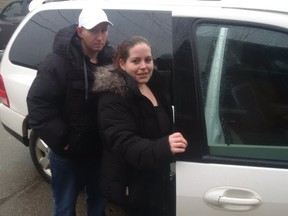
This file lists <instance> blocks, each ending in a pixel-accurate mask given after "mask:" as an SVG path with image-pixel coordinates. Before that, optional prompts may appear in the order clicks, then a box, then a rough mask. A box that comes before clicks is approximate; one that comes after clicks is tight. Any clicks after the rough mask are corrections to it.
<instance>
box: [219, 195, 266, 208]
mask: <svg viewBox="0 0 288 216" xmlns="http://www.w3.org/2000/svg"><path fill="white" fill-rule="evenodd" d="M218 202H219V204H220V205H237V206H245V205H259V204H260V202H261V201H260V200H259V199H257V198H250V199H249V198H248V199H245V198H244V199H243V198H232V197H224V196H223V197H220V198H219V200H218Z"/></svg>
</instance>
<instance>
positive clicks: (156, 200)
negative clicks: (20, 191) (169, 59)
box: [94, 36, 187, 216]
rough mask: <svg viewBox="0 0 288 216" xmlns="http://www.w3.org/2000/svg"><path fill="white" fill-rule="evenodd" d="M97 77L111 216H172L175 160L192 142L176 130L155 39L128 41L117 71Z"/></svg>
mask: <svg viewBox="0 0 288 216" xmlns="http://www.w3.org/2000/svg"><path fill="white" fill-rule="evenodd" d="M95 76H96V79H95V80H96V81H95V87H94V90H95V91H96V92H97V93H98V96H99V102H98V118H99V119H98V120H99V128H100V132H101V133H102V136H103V141H104V153H103V181H102V188H103V192H104V195H105V196H106V198H107V200H108V205H107V208H106V215H129V216H153V215H155V216H156V215H157V216H161V215H163V216H168V215H169V214H170V213H169V209H168V207H170V206H171V204H169V203H168V199H167V194H166V193H167V190H168V185H167V183H168V182H169V181H168V180H169V175H170V163H171V162H172V161H173V160H174V155H175V154H177V153H182V152H184V151H185V149H186V147H187V141H186V140H185V139H184V137H183V136H182V135H181V133H172V134H171V131H172V111H171V104H169V102H168V100H167V98H168V97H167V95H165V94H164V92H165V89H161V88H162V87H161V86H165V85H163V80H164V78H161V76H160V74H158V73H157V72H156V71H155V70H154V64H153V57H152V52H151V46H150V44H149V42H148V41H147V40H146V39H145V38H143V37H141V36H134V37H131V38H128V39H126V40H124V41H123V42H122V43H121V44H120V45H119V46H118V48H117V50H116V56H115V69H113V68H102V69H101V70H100V69H99V70H97V72H96V73H95Z"/></svg>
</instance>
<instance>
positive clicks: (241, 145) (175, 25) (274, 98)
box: [0, 0, 288, 216]
mask: <svg viewBox="0 0 288 216" xmlns="http://www.w3.org/2000/svg"><path fill="white" fill-rule="evenodd" d="M34 1H35V0H34ZM94 1H95V0H94ZM38 2H40V1H39V0H38ZM86 3H88V1H84V0H82V1H81V0H78V1H77V0H76V1H61V2H49V3H45V4H41V5H39V6H37V4H36V3H35V4H34V5H33V8H32V7H31V9H33V10H31V12H30V13H29V14H28V15H27V16H26V17H25V19H24V20H23V21H22V23H21V24H20V25H19V27H18V28H17V29H16V31H15V33H14V34H13V36H12V37H11V39H10V41H9V43H8V45H7V47H6V50H5V52H4V55H3V58H2V62H1V66H0V102H2V103H1V104H0V119H1V122H2V124H3V126H4V128H5V129H6V130H7V131H8V132H10V133H11V134H13V135H14V136H15V137H17V138H18V139H19V140H21V141H22V142H23V143H24V144H25V145H27V146H29V148H30V152H31V157H32V159H33V162H34V164H35V167H36V168H37V170H38V171H39V173H40V174H41V175H43V176H44V177H45V178H46V179H49V177H50V175H51V173H50V167H49V160H48V158H47V152H48V147H47V146H46V144H45V143H43V142H42V141H41V139H39V138H38V136H37V134H36V133H35V132H34V131H31V130H30V129H29V127H28V125H27V106H26V96H27V92H28V90H29V87H30V85H31V83H32V81H33V79H34V78H35V76H36V73H37V68H38V66H39V64H40V63H41V61H42V60H43V59H44V58H45V56H46V55H47V54H48V53H49V52H51V48H52V43H53V39H54V35H55V33H56V32H57V31H58V30H59V29H61V28H63V27H65V26H68V25H70V24H72V23H75V22H76V21H77V17H78V15H79V13H80V11H81V8H82V7H83V6H84V5H85V4H86ZM99 4H101V7H102V8H103V9H104V10H105V11H106V12H107V15H108V17H109V20H111V21H112V23H113V24H114V26H113V27H112V28H110V29H109V38H110V42H111V44H112V45H113V46H114V47H115V46H116V45H117V44H118V43H119V42H120V41H122V40H123V39H124V38H126V37H127V36H131V35H143V36H144V37H146V38H148V39H149V41H150V42H151V45H152V47H153V55H154V57H155V59H154V61H155V64H156V65H157V67H158V68H159V69H163V70H166V71H169V72H170V73H171V75H172V78H173V79H172V80H171V96H172V98H173V106H174V124H175V126H174V128H175V130H177V131H181V132H182V133H183V134H184V136H185V137H186V138H187V139H188V142H189V147H188V150H187V152H186V153H185V154H183V155H179V156H178V157H177V161H176V166H175V172H176V202H175V204H176V215H177V216H191V215H194V216H271V215H273V216H284V215H287V212H288V5H287V2H286V1H283V0H274V1H268V0H263V1H257V0H249V1H247V0H242V1H237V0H218V1H217V0H214V1H212V0H210V1H207V0H206V1H204V0H178V1H172V0H154V1H148V2H147V1H144V2H135V1H128V0H123V1H119V0H99Z"/></svg>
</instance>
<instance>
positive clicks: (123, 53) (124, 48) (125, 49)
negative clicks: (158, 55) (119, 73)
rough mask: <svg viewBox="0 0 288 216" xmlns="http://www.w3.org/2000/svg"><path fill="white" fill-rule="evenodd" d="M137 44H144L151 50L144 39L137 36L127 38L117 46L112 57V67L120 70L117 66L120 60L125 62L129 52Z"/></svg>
mask: <svg viewBox="0 0 288 216" xmlns="http://www.w3.org/2000/svg"><path fill="white" fill-rule="evenodd" d="M139 43H145V44H147V45H148V46H149V47H150V48H151V45H150V43H149V41H148V40H147V39H146V38H144V37H142V36H138V35H136V36H132V37H129V38H127V39H125V40H124V41H122V43H120V44H119V45H118V47H117V49H116V53H115V57H114V65H115V67H116V68H118V69H119V68H120V65H119V62H120V59H122V60H123V61H124V62H126V60H127V59H128V57H129V50H130V49H131V48H132V47H134V46H135V45H137V44H139Z"/></svg>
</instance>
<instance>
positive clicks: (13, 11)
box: [2, 1, 23, 18]
mask: <svg viewBox="0 0 288 216" xmlns="http://www.w3.org/2000/svg"><path fill="white" fill-rule="evenodd" d="M22 5H23V2H22V1H18V2H13V3H11V4H10V5H8V6H7V7H6V8H5V9H4V10H3V11H2V14H3V15H4V16H5V18H9V17H16V16H21V15H22Z"/></svg>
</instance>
